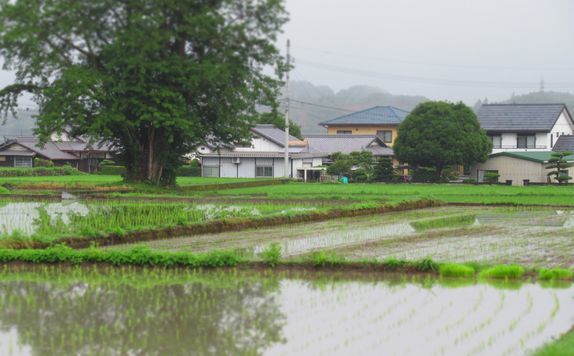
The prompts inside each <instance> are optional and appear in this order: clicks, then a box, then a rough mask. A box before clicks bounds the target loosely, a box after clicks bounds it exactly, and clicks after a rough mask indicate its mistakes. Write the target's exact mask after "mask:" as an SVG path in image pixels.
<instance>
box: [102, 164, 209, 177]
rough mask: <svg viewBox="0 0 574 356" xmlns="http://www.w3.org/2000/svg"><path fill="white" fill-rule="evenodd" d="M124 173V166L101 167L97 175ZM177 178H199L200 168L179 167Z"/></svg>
mask: <svg viewBox="0 0 574 356" xmlns="http://www.w3.org/2000/svg"><path fill="white" fill-rule="evenodd" d="M125 172H126V167H124V166H108V165H101V166H100V170H99V174H103V175H124V174H125ZM177 176H178V177H200V176H201V167H198V166H189V165H188V166H181V167H180V168H179V169H178V170H177Z"/></svg>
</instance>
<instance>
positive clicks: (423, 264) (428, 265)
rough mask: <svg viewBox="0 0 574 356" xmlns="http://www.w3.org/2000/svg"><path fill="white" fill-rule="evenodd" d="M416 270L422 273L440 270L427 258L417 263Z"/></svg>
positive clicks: (436, 264)
mask: <svg viewBox="0 0 574 356" xmlns="http://www.w3.org/2000/svg"><path fill="white" fill-rule="evenodd" d="M415 268H416V269H417V270H419V271H421V272H433V271H437V270H438V268H439V265H438V263H436V262H435V261H433V260H432V259H430V258H425V259H423V260H420V261H418V262H415Z"/></svg>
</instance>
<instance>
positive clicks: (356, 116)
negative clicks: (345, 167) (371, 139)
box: [319, 106, 409, 146]
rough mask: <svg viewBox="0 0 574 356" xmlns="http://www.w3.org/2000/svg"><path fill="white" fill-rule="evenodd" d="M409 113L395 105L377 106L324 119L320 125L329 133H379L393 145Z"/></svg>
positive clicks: (388, 143) (386, 142)
mask: <svg viewBox="0 0 574 356" xmlns="http://www.w3.org/2000/svg"><path fill="white" fill-rule="evenodd" d="M408 114H409V112H408V111H405V110H402V109H399V108H396V107H394V106H375V107H372V108H369V109H366V110H361V111H357V112H353V113H350V114H346V115H343V116H339V117H336V118H333V119H330V120H326V121H323V122H321V123H319V125H321V126H323V127H325V128H327V134H329V135H371V136H374V135H377V136H379V137H381V139H382V140H383V142H384V143H385V144H386V145H388V146H392V145H393V143H394V142H395V140H396V137H397V129H398V127H399V125H400V124H401V123H402V122H403V120H404V119H405V117H407V115H408Z"/></svg>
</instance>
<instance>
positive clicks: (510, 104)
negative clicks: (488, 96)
mask: <svg viewBox="0 0 574 356" xmlns="http://www.w3.org/2000/svg"><path fill="white" fill-rule="evenodd" d="M542 105H562V106H566V104H564V103H524V104H520V103H494V104H482V105H481V106H542Z"/></svg>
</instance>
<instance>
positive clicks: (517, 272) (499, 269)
mask: <svg viewBox="0 0 574 356" xmlns="http://www.w3.org/2000/svg"><path fill="white" fill-rule="evenodd" d="M523 275H524V268H523V267H520V266H515V265H500V266H494V267H491V268H487V269H485V270H484V271H482V272H480V277H481V278H520V277H522V276H523Z"/></svg>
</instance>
